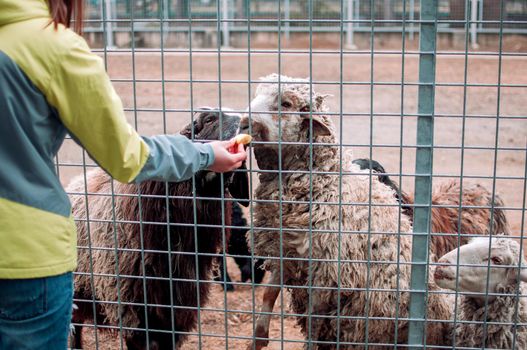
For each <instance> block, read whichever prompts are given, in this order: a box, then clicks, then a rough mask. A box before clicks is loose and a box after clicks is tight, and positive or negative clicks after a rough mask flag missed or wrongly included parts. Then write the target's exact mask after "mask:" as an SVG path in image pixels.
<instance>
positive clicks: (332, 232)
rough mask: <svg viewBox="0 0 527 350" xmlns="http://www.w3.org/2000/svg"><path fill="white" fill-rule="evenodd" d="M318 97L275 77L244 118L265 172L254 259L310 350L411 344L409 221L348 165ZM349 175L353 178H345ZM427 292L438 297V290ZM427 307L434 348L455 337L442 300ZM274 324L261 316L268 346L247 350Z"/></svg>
mask: <svg viewBox="0 0 527 350" xmlns="http://www.w3.org/2000/svg"><path fill="white" fill-rule="evenodd" d="M279 79H280V82H281V83H280V86H279V84H278V80H279ZM310 90H311V89H310V86H309V84H308V80H299V79H292V78H289V77H285V76H280V77H278V76H277V75H271V76H268V77H266V78H265V79H264V81H263V83H262V84H260V85H259V86H258V88H257V90H256V96H255V98H254V99H253V101H252V102H251V112H252V113H251V122H249V119H248V118H247V117H244V118H243V119H242V121H241V123H240V129H241V131H242V132H248V131H249V130H250V131H251V133H252V136H253V138H254V140H255V141H256V142H253V149H254V154H255V156H256V160H257V163H258V166H259V168H260V169H262V170H264V172H262V173H261V174H260V175H259V179H260V184H259V186H258V188H257V189H256V193H255V199H256V205H255V208H254V212H255V217H254V222H253V227H254V231H253V232H252V234H253V237H252V239H254V243H255V245H254V252H255V255H258V256H266V257H268V258H269V259H268V261H267V262H266V264H267V265H266V266H267V269H269V270H270V271H271V273H272V275H271V282H270V283H272V284H277V285H279V284H280V281H281V278H280V277H281V276H280V275H281V274H282V275H283V283H284V285H285V286H286V287H287V288H288V290H289V292H290V294H291V307H292V309H293V311H294V313H295V314H299V315H301V316H299V317H297V321H298V324H299V325H300V326H301V329H302V331H303V333H304V335H306V336H308V335H310V339H309V342H310V345H312V346H313V347H312V348H314V349H334V348H336V345H335V342H336V341H337V340H338V341H339V342H340V349H351V348H353V349H358V348H362V347H361V346H357V345H352V344H356V343H364V342H365V341H366V340H367V341H368V344H369V348H370V349H380V348H384V347H383V346H381V345H380V344H381V343H382V344H397V343H405V342H406V338H407V333H408V322H407V320H406V318H407V317H408V308H409V299H410V297H409V292H408V290H409V289H410V266H409V264H407V263H408V262H410V261H411V244H412V238H411V236H410V235H406V233H410V232H411V228H412V227H411V223H410V220H409V218H408V217H407V216H406V215H402V216H400V215H399V208H398V205H397V201H396V199H395V196H394V192H393V190H392V189H391V188H389V187H388V186H386V185H384V184H383V183H381V182H380V181H378V179H377V178H376V177H373V178H371V177H370V176H369V171H365V170H361V169H360V168H359V166H358V165H355V164H352V161H351V155H350V154H349V153H345V154H344V155H343V157H342V159H341V157H340V152H339V147H338V146H337V145H336V144H335V143H336V135H335V130H334V126H333V124H332V122H331V120H330V119H329V118H328V117H327V116H325V115H324V112H326V111H327V106H326V103H325V101H324V96H322V95H319V94H317V93H315V92H314V91H310ZM279 91H280V93H279ZM279 110H281V113H280V114H279V112H278V111H279ZM310 111H311V112H312V113H310ZM299 112H300V113H299ZM249 123H250V125H249ZM279 125H280V128H279ZM279 130H281V132H279ZM279 135H281V141H282V142H284V143H282V144H281V145H280V147H281V159H280V161H281V169H282V170H284V171H283V172H282V173H280V174H279V173H278V171H277V170H278V169H279V166H278V165H279V158H278V154H279V146H278V143H277V142H278V141H279V139H278V136H279ZM262 141H265V142H262ZM310 141H312V151H311V148H310V146H309V142H310ZM317 144H323V145H317ZM310 170H312V172H310ZM341 171H342V172H344V173H348V174H347V175H343V176H342V177H340V176H339V173H340V172H341ZM349 173H357V174H358V175H350V174H349ZM280 183H281V186H280ZM370 185H371V186H370ZM280 187H281V188H280ZM370 187H371V188H370ZM280 200H281V202H280ZM339 203H342V204H343V205H342V206H339V205H338V204H339ZM280 212H281V213H282V214H281V215H277V213H280ZM279 228H280V229H281V230H279ZM398 233H405V234H404V235H403V234H401V235H399V234H398ZM280 237H281V238H280ZM281 243H282V245H280V244H281ZM398 246H399V247H400V249H398ZM290 258H295V259H294V260H292V259H290ZM280 260H281V261H280ZM338 260H340V261H338ZM368 261H369V266H370V267H369V269H368V268H367V264H368ZM398 262H400V264H398ZM281 265H283V270H281ZM308 287H311V288H308ZM338 288H340V289H338ZM429 289H430V290H435V289H437V288H436V286H435V285H434V284H433V281H431V283H430V285H429ZM278 293H279V288H268V289H267V290H266V292H265V295H264V304H263V307H262V311H263V312H270V311H272V306H271V307H270V309H269V304H268V303H267V302H266V301H268V300H271V299H273V298H275V299H276V295H278ZM427 303H428V313H427V318H428V319H429V320H434V321H433V322H428V323H427V332H426V333H427V338H426V339H427V343H428V344H440V343H441V341H442V340H443V338H444V336H445V332H446V331H447V329H448V327H447V326H446V325H445V324H444V323H443V322H440V321H441V320H448V319H449V318H450V314H451V311H450V307H449V305H448V302H447V301H446V300H445V298H443V297H442V296H441V295H437V294H435V293H430V294H429V295H428V300H427ZM308 305H311V309H308ZM397 310H398V311H397ZM337 314H339V315H340V316H341V317H339V318H337ZM350 316H351V317H350ZM269 317H270V316H269V315H268V314H262V315H260V317H259V319H258V321H257V325H256V334H255V336H256V337H257V338H260V339H256V340H255V343H254V344H252V345H251V346H250V347H249V348H251V349H252V348H256V349H261V348H262V347H263V346H265V345H266V344H267V340H266V339H265V338H268V329H269V328H268V327H269V324H268V323H269ZM397 317H399V319H397ZM436 321H437V322H436ZM337 324H338V325H337ZM396 329H397V332H396ZM337 330H339V331H340V333H339V334H337ZM395 334H397V336H396V335H395ZM376 344H377V345H376ZM306 347H307V344H306Z"/></svg>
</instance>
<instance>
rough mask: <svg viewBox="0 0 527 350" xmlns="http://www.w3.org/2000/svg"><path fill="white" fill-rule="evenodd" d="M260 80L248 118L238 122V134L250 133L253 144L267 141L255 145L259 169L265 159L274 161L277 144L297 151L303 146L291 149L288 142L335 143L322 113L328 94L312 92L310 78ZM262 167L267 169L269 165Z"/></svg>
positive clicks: (326, 118)
mask: <svg viewBox="0 0 527 350" xmlns="http://www.w3.org/2000/svg"><path fill="white" fill-rule="evenodd" d="M261 81H262V83H261V84H260V85H258V87H257V89H256V93H255V97H254V99H253V100H252V101H251V108H250V112H251V114H250V116H249V115H246V116H244V117H243V118H242V120H241V122H240V132H243V133H249V132H250V133H251V135H252V136H253V139H254V141H265V142H269V143H266V144H255V145H254V150H255V154H256V158H257V161H258V165H259V166H260V168H262V164H261V163H262V162H264V159H265V160H266V161H269V160H270V158H272V159H275V160H276V159H277V150H278V147H279V146H278V141H282V142H286V144H283V145H282V149H284V150H285V149H291V148H296V149H297V151H302V150H305V148H306V147H305V146H304V147H298V146H296V147H295V146H293V147H291V146H292V145H288V144H287V142H293V143H306V144H307V143H309V142H335V131H334V127H333V124H332V122H331V120H330V119H329V118H328V117H327V116H325V115H323V114H322V113H324V112H327V110H328V107H327V105H326V102H325V100H326V97H327V96H328V95H321V94H319V93H317V92H315V91H314V90H313V89H312V86H310V84H309V79H299V78H290V77H287V76H283V75H280V76H279V75H277V74H271V75H269V76H266V77H264V78H261ZM249 124H251V125H249ZM288 153H294V151H293V152H291V151H288ZM259 154H260V155H261V156H260V157H259ZM263 165H264V166H263V168H269V164H263ZM271 168H273V167H272V166H271Z"/></svg>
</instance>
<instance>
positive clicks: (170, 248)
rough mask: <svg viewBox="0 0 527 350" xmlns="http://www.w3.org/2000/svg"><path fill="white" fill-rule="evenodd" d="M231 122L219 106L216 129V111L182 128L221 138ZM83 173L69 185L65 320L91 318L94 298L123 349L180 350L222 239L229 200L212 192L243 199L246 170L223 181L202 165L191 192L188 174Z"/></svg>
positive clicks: (232, 127) (230, 131) (235, 119)
mask: <svg viewBox="0 0 527 350" xmlns="http://www.w3.org/2000/svg"><path fill="white" fill-rule="evenodd" d="M239 120H240V117H239V115H236V114H229V113H223V114H222V127H223V128H222V129H220V128H219V113H218V112H213V111H210V112H203V113H201V114H200V115H199V116H198V117H197V118H196V120H195V121H194V122H193V123H192V124H190V125H188V126H187V127H186V128H185V129H183V130H182V131H181V134H183V135H185V136H187V137H189V138H190V137H191V134H192V133H193V134H194V136H195V139H197V140H217V139H220V135H221V137H222V138H223V139H229V138H231V137H233V136H234V135H235V133H236V130H237V128H238V125H239ZM86 177H87V182H86V184H85V182H84V178H83V177H79V178H77V179H76V180H74V181H73V182H72V183H71V184H70V185H69V186H68V188H67V191H68V192H69V193H71V201H72V208H73V216H74V218H75V219H76V220H77V229H78V246H79V258H78V261H79V264H78V269H77V272H78V273H77V274H76V275H75V295H74V298H75V303H76V305H77V306H78V310H75V312H74V314H73V322H74V323H78V324H81V323H85V322H86V321H87V320H90V319H93V317H94V315H93V302H92V300H94V301H95V308H96V310H95V312H96V316H95V317H96V321H97V323H98V324H103V325H110V326H114V329H118V328H116V327H118V326H122V328H123V331H122V334H123V337H124V339H125V342H126V346H127V348H128V349H129V350H132V349H146V348H149V349H172V348H174V347H175V348H178V347H179V345H180V344H181V342H182V341H183V340H184V339H185V337H186V334H187V333H188V332H191V331H192V330H193V329H194V328H195V327H196V324H197V310H196V308H197V307H198V306H203V305H204V304H205V303H206V302H207V299H208V296H209V289H210V286H211V284H210V281H211V280H212V277H213V276H211V275H212V271H213V270H214V268H213V267H214V264H215V259H216V258H215V257H214V256H213V255H214V254H217V253H218V252H219V251H220V249H221V247H222V238H223V234H224V232H223V231H222V225H229V220H228V219H229V218H230V212H229V211H230V208H231V206H230V205H229V204H230V202H228V201H227V202H225V201H221V200H219V197H221V196H222V195H224V196H225V197H226V198H228V197H229V196H231V195H232V196H233V197H236V198H242V199H248V180H247V174H246V173H242V172H235V173H234V174H233V173H230V174H225V175H224V180H225V181H224V184H223V186H222V184H221V181H220V178H221V177H220V176H219V175H218V174H215V173H212V172H210V171H201V172H199V173H197V174H196V176H195V179H196V181H195V189H196V191H194V190H193V180H192V179H190V180H187V181H183V182H179V183H168V187H167V185H166V183H165V182H156V181H146V182H143V183H141V184H139V185H136V184H122V183H117V182H114V181H113V180H112V179H111V178H110V177H109V176H108V175H107V174H106V173H105V172H104V171H103V170H101V169H95V170H93V171H91V172H89V173H87V174H86ZM227 188H228V189H227ZM85 189H86V190H87V195H86V196H85V195H84V193H85ZM167 195H168V196H169V197H168V198H167ZM194 195H196V196H198V199H196V201H195V205H194V200H193V196H194ZM199 197H207V199H200V198H199ZM209 198H210V199H209ZM214 198H216V199H214ZM86 200H87V202H86ZM223 205H225V207H224V213H225V221H223V220H222V206H223ZM194 215H195V216H194ZM88 219H89V221H88V222H87V220H88ZM195 230H196V232H195ZM195 238H197V242H196V241H195ZM196 252H197V256H196ZM211 254H212V255H211ZM116 274H118V275H116ZM196 280H199V281H200V282H199V283H198V282H197V281H196ZM171 294H172V295H171ZM118 303H119V304H118ZM145 304H147V305H145ZM147 325H148V326H147ZM75 328H76V331H75V339H74V343H75V344H74V347H80V346H81V345H82V338H81V335H82V333H81V329H80V327H79V326H76V327H75ZM146 328H148V334H146V332H145V329H146ZM147 337H148V338H147ZM147 339H148V343H147Z"/></svg>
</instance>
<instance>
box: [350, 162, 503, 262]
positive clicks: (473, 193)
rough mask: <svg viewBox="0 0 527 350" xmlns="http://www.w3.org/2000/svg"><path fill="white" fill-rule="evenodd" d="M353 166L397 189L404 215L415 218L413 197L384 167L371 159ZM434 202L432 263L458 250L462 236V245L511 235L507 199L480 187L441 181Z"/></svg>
mask: <svg viewBox="0 0 527 350" xmlns="http://www.w3.org/2000/svg"><path fill="white" fill-rule="evenodd" d="M353 163H355V164H357V165H359V166H360V167H361V169H369V168H371V169H372V170H373V171H374V172H375V173H376V174H378V178H379V181H381V182H382V183H384V184H385V185H387V186H389V187H390V188H392V189H393V190H394V192H395V196H396V198H397V200H398V201H399V202H400V203H401V209H402V211H403V213H404V214H405V215H407V216H408V217H409V218H410V220H412V219H413V204H414V197H413V195H412V194H408V193H406V192H404V191H401V190H400V188H399V186H398V185H397V183H395V182H394V181H392V180H391V179H390V177H389V176H388V175H386V170H384V167H383V166H382V165H381V164H379V163H378V162H376V161H375V160H369V159H355V160H353ZM460 192H462V195H461V209H460V205H459V200H460ZM431 203H432V208H431V212H432V226H431V237H430V254H431V255H430V259H431V260H432V261H436V260H437V259H438V258H439V257H441V256H443V255H445V254H446V253H448V252H450V251H451V250H453V249H455V248H457V247H458V245H459V244H458V235H457V234H458V233H459V234H460V235H459V243H460V244H461V245H463V244H466V243H467V242H468V241H469V240H470V239H471V236H472V235H490V234H494V233H501V234H506V235H508V234H510V230H509V224H508V222H507V217H506V215H505V212H504V211H503V209H502V207H503V206H504V204H503V200H502V199H501V197H500V196H499V195H497V194H495V195H494V196H493V195H492V192H491V191H489V190H488V189H487V188H485V187H484V186H482V185H480V184H470V183H465V184H463V187H461V185H460V183H459V180H457V179H452V180H447V181H444V182H441V183H439V184H438V185H437V186H434V187H432V198H431ZM460 216H461V217H460Z"/></svg>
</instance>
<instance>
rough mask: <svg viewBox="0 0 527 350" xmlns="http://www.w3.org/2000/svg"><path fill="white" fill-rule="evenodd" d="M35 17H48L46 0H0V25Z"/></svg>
mask: <svg viewBox="0 0 527 350" xmlns="http://www.w3.org/2000/svg"><path fill="white" fill-rule="evenodd" d="M35 18H50V15H49V8H48V2H47V1H46V0H0V26H3V25H6V24H10V23H15V22H20V21H25V20H28V19H35Z"/></svg>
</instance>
